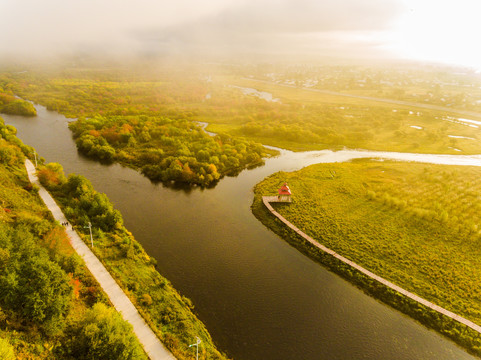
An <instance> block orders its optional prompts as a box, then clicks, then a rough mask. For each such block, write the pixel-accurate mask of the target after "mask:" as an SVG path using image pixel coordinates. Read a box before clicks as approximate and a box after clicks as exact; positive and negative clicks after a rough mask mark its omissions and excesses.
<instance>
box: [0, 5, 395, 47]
mask: <svg viewBox="0 0 481 360" xmlns="http://www.w3.org/2000/svg"><path fill="white" fill-rule="evenodd" d="M398 1H399V0H208V1H202V2H200V1H194V0H176V1H164V0H162V1H160V0H136V1H135V2H133V1H127V0H101V1H100V0H82V1H75V0H44V1H38V0H2V1H0V13H1V14H2V15H3V19H2V22H0V55H1V54H2V53H3V54H6V53H9V52H11V53H16V52H17V53H23V54H41V53H50V52H52V53H68V52H75V51H83V52H98V51H111V52H112V53H136V52H141V53H177V54H179V53H180V54H182V53H183V52H208V53H210V52H212V51H214V52H219V53H222V52H231V53H236V52H241V53H242V52H262V51H266V52H273V51H274V52H275V51H280V50H282V51H285V52H289V51H299V50H300V49H310V50H313V49H320V48H323V47H324V48H325V47H326V46H327V45H329V46H330V47H332V46H331V45H335V46H336V47H339V44H335V42H336V40H338V41H339V39H342V38H345V39H347V40H348V39H349V36H350V35H349V34H354V33H356V32H365V33H371V34H374V33H375V32H379V31H383V30H386V29H388V28H389V26H390V22H391V21H392V20H393V19H394V18H396V16H397V14H398V13H399V9H400V7H399V5H398ZM310 41H311V43H309V42H310ZM348 42H349V41H348ZM350 44H351V45H353V43H352V41H351V42H350Z"/></svg>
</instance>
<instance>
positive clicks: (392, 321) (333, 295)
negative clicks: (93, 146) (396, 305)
mask: <svg viewBox="0 0 481 360" xmlns="http://www.w3.org/2000/svg"><path fill="white" fill-rule="evenodd" d="M37 111H38V116H37V117H35V118H23V117H19V116H8V115H2V117H3V118H4V120H5V123H7V124H11V125H14V126H15V127H16V128H17V130H18V134H17V135H18V137H19V138H20V139H22V140H23V141H24V142H25V143H26V144H28V145H31V146H33V147H35V148H36V150H37V151H38V153H39V154H40V156H42V157H44V158H45V159H46V160H47V161H49V162H59V163H61V164H62V165H63V167H64V169H65V172H66V173H77V174H81V175H84V176H86V177H87V178H88V179H90V180H91V181H92V183H93V184H94V186H95V188H96V189H97V190H98V191H101V192H105V193H106V194H107V195H108V196H109V198H110V199H111V200H112V201H113V202H114V203H115V206H116V207H117V208H118V209H119V210H120V211H121V212H122V214H123V217H124V220H125V224H126V227H127V228H128V229H129V230H130V231H131V232H132V233H133V234H134V236H135V237H136V238H137V240H138V241H139V242H140V243H142V245H143V246H144V248H145V249H146V251H147V252H148V253H149V254H150V255H151V256H153V257H155V258H156V259H157V261H158V268H159V271H160V272H161V273H162V274H163V275H164V276H165V277H167V278H168V279H169V280H170V281H171V282H172V283H173V285H174V286H175V287H176V288H177V289H178V290H179V291H180V292H181V293H182V294H184V295H186V296H187V297H189V298H191V299H192V301H193V302H194V304H195V309H196V312H197V314H198V316H199V317H200V319H202V320H203V321H204V323H205V324H206V325H207V327H208V329H209V331H210V332H211V334H212V336H213V338H214V339H215V341H216V343H217V344H218V346H219V347H220V348H221V349H222V350H223V351H225V352H227V353H228V354H229V355H230V356H231V357H233V358H234V359H241V360H253V359H254V360H255V359H259V360H270V359H276V360H283V359H286V360H287V359H302V360H311V359H312V360H314V359H316V360H318V359H326V360H335V359H405V360H406V359H412V360H414V359H416V360H417V359H437V360H444V359H453V360H454V359H456V360H460V359H474V357H472V356H471V355H469V354H467V353H466V352H465V351H464V350H463V349H461V348H460V347H458V346H457V345H456V344H454V343H452V342H451V341H449V340H446V339H445V338H443V337H442V336H440V335H438V334H437V333H435V332H433V331H430V330H428V329H426V328H425V327H423V326H422V325H420V324H419V323H417V322H415V321H414V320H412V319H410V318H408V317H407V316H405V315H403V314H401V313H399V312H398V311H395V310H393V309H391V308H390V307H388V306H386V305H384V304H382V303H380V302H378V301H377V300H375V299H373V298H371V297H369V296H367V295H365V294H364V293H362V292H361V291H360V290H359V289H357V288H355V287H354V286H352V285H351V284H349V283H348V282H346V281H345V280H343V279H341V278H340V277H339V276H337V275H335V274H333V273H331V272H329V271H327V270H326V269H324V268H323V267H322V266H320V265H319V264H316V263H314V262H313V261H311V260H310V259H308V258H307V257H305V256H303V255H302V254H300V253H299V252H298V251H297V250H295V249H294V248H292V247H290V246H289V245H288V244H287V243H286V242H285V241H283V240H282V239H280V238H279V237H278V236H276V235H275V234H273V233H272V232H271V231H269V230H268V229H266V228H265V227H264V226H263V225H262V224H261V223H260V222H259V221H258V220H257V219H256V218H255V217H254V216H253V215H252V213H251V211H250V205H251V203H252V198H253V193H252V187H253V186H254V185H255V184H256V183H258V182H259V181H261V180H262V179H263V178H264V177H266V176H268V175H270V174H272V173H273V172H275V171H279V170H283V171H292V170H296V169H299V168H301V167H303V166H306V165H309V164H313V163H318V162H338V161H346V160H349V159H351V158H353V157H372V156H381V155H383V156H385V157H390V158H397V159H406V160H413V161H422V160H425V161H431V162H437V163H447V164H461V165H481V157H480V156H446V155H438V156H436V155H433V156H431V155H419V154H396V153H377V152H359V151H339V152H331V151H313V152H305V153H292V152H289V151H284V150H283V151H282V152H281V155H280V156H278V157H276V158H272V159H268V160H267V161H266V165H265V166H263V167H259V168H256V169H252V170H245V171H243V172H241V173H240V175H238V176H237V177H226V178H224V179H222V180H221V181H220V183H219V184H218V185H217V186H216V187H215V188H213V189H199V188H195V189H192V190H191V191H185V190H175V189H171V188H167V187H164V186H162V185H161V184H152V183H151V182H150V181H149V180H148V179H146V178H145V177H143V176H142V175H140V174H139V173H137V172H135V171H134V170H131V169H128V168H123V167H121V166H119V165H117V164H114V165H109V166H106V165H102V164H99V163H98V162H96V161H92V160H89V159H87V158H85V157H83V156H81V155H79V154H78V153H77V150H76V147H75V144H74V142H73V140H72V137H71V134H70V131H69V130H68V128H67V123H68V120H67V119H66V118H65V117H64V116H62V115H59V114H57V113H55V112H50V111H47V110H46V109H45V108H44V107H41V106H37ZM193 341H195V340H194V339H193Z"/></svg>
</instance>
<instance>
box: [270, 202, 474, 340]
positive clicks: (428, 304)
mask: <svg viewBox="0 0 481 360" xmlns="http://www.w3.org/2000/svg"><path fill="white" fill-rule="evenodd" d="M262 202H263V203H264V205H265V206H266V207H267V209H269V211H270V212H271V213H272V214H273V215H274V216H276V217H277V218H278V219H279V220H281V221H282V222H283V223H284V224H286V225H287V226H288V227H289V228H291V229H292V230H294V231H295V232H296V233H298V234H299V235H301V236H302V237H303V238H304V239H306V240H307V241H309V242H310V243H311V244H312V245H314V246H315V247H317V248H319V249H321V250H322V251H324V252H326V253H328V254H329V255H332V256H334V257H335V258H336V259H339V260H341V261H342V262H343V263H346V264H348V265H350V266H352V267H353V268H354V269H356V270H358V271H360V272H362V273H363V274H365V275H367V276H369V277H370V278H372V279H374V280H377V281H379V282H380V283H381V284H384V285H385V286H387V287H389V288H391V289H393V290H395V291H397V292H399V293H401V294H403V295H404V296H407V297H408V298H411V299H413V300H414V301H417V302H418V303H420V304H423V305H424V306H426V307H428V308H430V309H433V310H435V311H437V312H439V313H441V314H443V315H446V316H448V317H450V318H451V319H454V320H456V321H458V322H460V323H461V324H464V325H466V326H468V327H470V328H471V329H473V330H474V331H477V332H478V333H481V326H479V325H477V324H475V323H473V322H472V321H470V320H468V319H465V318H463V317H461V316H459V315H458V314H455V313H453V312H451V311H449V310H446V309H444V308H442V307H441V306H438V305H436V304H434V303H432V302H430V301H427V300H425V299H423V298H422V297H419V296H417V295H416V294H413V293H411V292H409V291H407V290H405V289H403V288H401V287H399V286H397V285H394V284H393V283H392V282H390V281H387V280H386V279H384V278H382V277H380V276H378V275H376V274H374V273H372V272H370V271H369V270H367V269H365V268H363V267H362V266H360V265H358V264H356V263H354V262H352V261H351V260H349V259H346V258H345V257H344V256H341V255H339V254H338V253H336V252H334V251H333V250H331V249H329V248H327V247H325V246H324V245H322V244H320V243H318V242H317V241H316V240H314V239H313V238H311V237H310V236H309V235H307V234H306V233H304V232H302V231H301V230H299V229H298V228H297V227H296V226H294V225H292V224H291V223H290V222H289V221H288V220H286V219H285V218H284V217H283V216H282V215H281V214H279V213H278V212H277V211H275V210H274V208H273V207H272V206H271V204H270V203H271V202H278V200H277V196H263V197H262Z"/></svg>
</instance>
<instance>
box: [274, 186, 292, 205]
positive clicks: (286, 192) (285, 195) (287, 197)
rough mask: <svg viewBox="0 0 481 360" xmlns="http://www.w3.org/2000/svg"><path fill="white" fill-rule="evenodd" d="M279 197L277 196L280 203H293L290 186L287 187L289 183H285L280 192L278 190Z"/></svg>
mask: <svg viewBox="0 0 481 360" xmlns="http://www.w3.org/2000/svg"><path fill="white" fill-rule="evenodd" d="M277 192H278V193H279V195H278V196H277V199H278V201H283V202H291V201H292V199H291V195H292V193H291V189H289V186H287V183H284V184H283V185H282V186H281V187H280V189H279V190H277Z"/></svg>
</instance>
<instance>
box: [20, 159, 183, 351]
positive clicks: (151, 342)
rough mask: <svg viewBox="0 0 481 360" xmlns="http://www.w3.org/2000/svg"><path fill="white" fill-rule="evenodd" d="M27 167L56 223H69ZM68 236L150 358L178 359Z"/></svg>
mask: <svg viewBox="0 0 481 360" xmlns="http://www.w3.org/2000/svg"><path fill="white" fill-rule="evenodd" d="M25 167H26V168H27V173H28V178H29V179H30V182H31V183H32V184H35V185H37V186H38V187H39V188H40V190H39V195H40V197H41V198H42V200H43V201H44V203H45V205H47V207H48V209H49V210H50V211H51V212H52V215H53V217H54V218H55V220H57V221H58V222H60V223H64V222H67V221H68V220H67V219H66V218H65V216H64V214H63V213H62V210H60V208H59V207H58V205H57V204H56V203H55V200H54V199H53V198H52V196H50V194H49V193H48V192H47V190H45V188H44V187H43V186H42V185H40V182H39V181H38V178H37V175H36V173H35V166H34V165H33V164H32V162H31V161H30V160H28V159H27V160H26V161H25ZM66 233H67V235H68V236H69V238H70V243H71V244H72V247H73V248H74V249H75V251H76V252H77V253H78V254H79V255H80V256H81V257H82V258H83V259H84V261H85V264H86V265H87V268H88V269H89V270H90V272H91V273H92V275H93V276H94V277H95V279H97V281H98V283H99V284H100V286H101V287H102V289H103V290H104V291H105V293H106V294H107V295H108V297H109V299H110V301H111V302H112V304H113V305H114V306H115V308H116V309H117V311H118V312H119V313H120V314H121V315H122V317H123V318H124V320H126V321H128V322H129V323H130V324H132V326H133V328H134V332H135V334H136V335H137V338H138V339H139V341H140V343H141V344H142V346H143V347H144V350H145V352H146V353H147V354H148V356H149V358H150V359H152V360H175V357H174V356H173V355H172V354H171V353H170V352H169V351H168V350H167V349H166V348H165V347H164V345H163V344H162V343H161V342H160V341H159V339H158V338H157V336H156V335H155V334H154V332H153V331H152V329H151V328H150V327H149V326H148V325H147V324H146V323H145V321H144V319H143V318H142V317H141V316H140V314H139V313H138V311H137V309H136V308H135V306H134V305H133V304H132V302H131V301H130V299H129V298H128V297H127V295H125V293H124V292H123V291H122V289H121V288H120V286H119V285H118V284H117V283H116V282H115V280H114V279H113V277H112V276H111V275H110V273H109V272H108V271H107V269H106V268H105V267H104V266H103V265H102V263H101V262H100V261H99V259H97V257H96V256H95V255H94V253H93V252H92V251H91V250H90V249H89V247H88V246H87V245H86V244H85V243H84V242H83V241H82V239H81V238H80V236H79V235H78V234H77V232H76V231H75V230H72V227H71V226H67V228H66Z"/></svg>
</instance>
